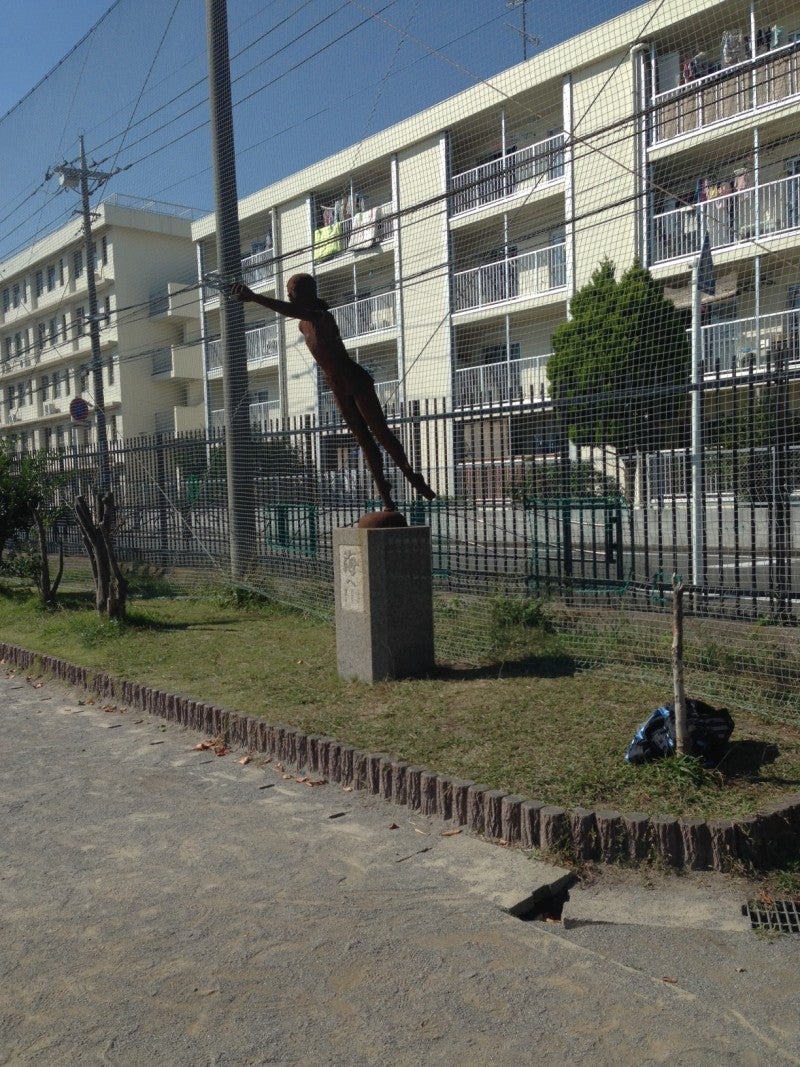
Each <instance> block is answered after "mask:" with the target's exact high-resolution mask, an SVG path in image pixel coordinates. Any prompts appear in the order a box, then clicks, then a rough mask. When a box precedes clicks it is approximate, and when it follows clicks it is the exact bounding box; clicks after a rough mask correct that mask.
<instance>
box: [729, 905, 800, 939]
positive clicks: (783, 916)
mask: <svg viewBox="0 0 800 1067" xmlns="http://www.w3.org/2000/svg"><path fill="white" fill-rule="evenodd" d="M742 915H746V916H747V918H748V919H749V920H750V925H751V926H752V927H753V929H754V930H772V931H774V932H775V933H780V934H800V901H797V900H770V901H764V900H748V902H747V903H746V904H742Z"/></svg>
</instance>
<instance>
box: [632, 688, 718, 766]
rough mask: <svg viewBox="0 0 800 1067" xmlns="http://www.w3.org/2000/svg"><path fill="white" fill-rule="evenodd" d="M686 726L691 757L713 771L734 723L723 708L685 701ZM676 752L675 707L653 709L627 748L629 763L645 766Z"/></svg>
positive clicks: (700, 702)
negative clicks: (697, 759)
mask: <svg viewBox="0 0 800 1067" xmlns="http://www.w3.org/2000/svg"><path fill="white" fill-rule="evenodd" d="M686 722H687V726H688V729H689V736H690V738H691V742H692V755H694V756H699V757H700V758H701V759H702V760H703V762H704V763H705V765H706V766H707V767H716V765H717V764H718V763H719V761H720V760H721V759H722V757H723V755H724V753H725V747H726V745H727V744H728V741H729V740H730V736H731V734H732V733H733V726H734V723H733V719H732V718H731V716H730V713H729V712H728V711H727V710H726V709H725V708H712V707H711V705H710V704H706V703H705V702H704V701H702V700H687V701H686ZM674 751H675V705H674V704H667V705H665V706H664V707H661V708H656V710H655V711H654V712H653V714H652V715H651V716H650V717H649V719H647V721H646V722H643V723H642V725H641V726H640V727H639V729H638V730H637V731H636V733H635V734H634V737H633V740H632V741H631V743H630V745H628V751H627V752H626V753H625V759H626V760H627V761H628V763H634V764H640V763H648V762H649V761H650V760H655V759H663V758H664V756H670V755H672V753H674Z"/></svg>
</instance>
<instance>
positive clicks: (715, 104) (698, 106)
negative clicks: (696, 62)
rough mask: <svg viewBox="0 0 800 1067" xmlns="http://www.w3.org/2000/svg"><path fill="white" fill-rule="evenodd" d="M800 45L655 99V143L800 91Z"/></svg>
mask: <svg viewBox="0 0 800 1067" xmlns="http://www.w3.org/2000/svg"><path fill="white" fill-rule="evenodd" d="M799 48H800V44H798V43H797V42H793V43H791V44H788V45H785V46H784V47H782V48H776V49H774V50H773V51H771V52H768V53H765V54H764V55H761V56H757V57H756V58H755V59H748V60H745V61H744V62H742V63H737V64H735V65H734V66H731V67H727V68H726V69H724V70H721V71H716V72H715V73H713V74H707V75H706V76H705V77H703V78H698V79H696V80H695V81H691V82H688V83H687V84H685V85H679V86H677V87H676V88H674V89H669V90H668V91H666V92H663V93H658V94H656V96H654V97H653V108H654V111H653V140H654V141H655V142H661V141H668V140H671V139H672V138H674V137H680V136H681V135H682V134H686V133H691V132H692V131H693V130H699V129H702V128H703V127H705V126H710V125H712V124H714V123H717V122H722V121H724V120H725V119H731V118H735V117H736V116H737V115H743V114H745V113H746V112H749V111H757V110H759V109H761V108H764V107H768V106H769V105H771V104H774V103H777V102H779V101H781V100H786V99H788V98H789V97H792V96H795V95H797V93H798V92H800V51H798V49H799Z"/></svg>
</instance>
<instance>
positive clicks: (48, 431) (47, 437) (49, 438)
mask: <svg viewBox="0 0 800 1067" xmlns="http://www.w3.org/2000/svg"><path fill="white" fill-rule="evenodd" d="M44 447H45V450H46V451H47V452H50V451H52V448H53V427H52V426H45V429H44Z"/></svg>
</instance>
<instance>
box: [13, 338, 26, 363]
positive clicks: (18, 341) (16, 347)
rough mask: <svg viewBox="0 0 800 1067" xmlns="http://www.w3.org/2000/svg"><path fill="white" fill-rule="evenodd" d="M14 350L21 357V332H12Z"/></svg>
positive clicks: (23, 347)
mask: <svg viewBox="0 0 800 1067" xmlns="http://www.w3.org/2000/svg"><path fill="white" fill-rule="evenodd" d="M14 351H15V352H16V354H17V355H18V356H20V357H22V354H23V352H24V351H25V346H24V344H23V343H22V334H21V333H15V334H14Z"/></svg>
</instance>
